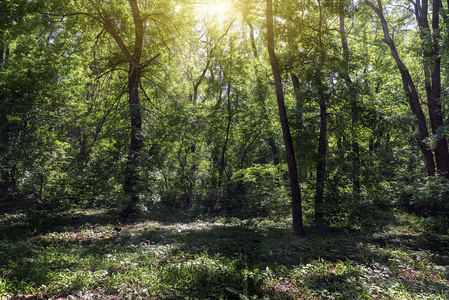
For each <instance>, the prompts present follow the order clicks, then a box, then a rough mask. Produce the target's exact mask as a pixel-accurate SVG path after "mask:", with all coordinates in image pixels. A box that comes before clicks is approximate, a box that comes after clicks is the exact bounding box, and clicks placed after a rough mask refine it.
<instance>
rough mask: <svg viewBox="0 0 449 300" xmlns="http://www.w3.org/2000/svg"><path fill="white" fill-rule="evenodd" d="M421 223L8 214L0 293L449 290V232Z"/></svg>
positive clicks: (220, 295)
mask: <svg viewBox="0 0 449 300" xmlns="http://www.w3.org/2000/svg"><path fill="white" fill-rule="evenodd" d="M426 222H428V220H424V219H420V218H417V217H413V216H411V215H405V214H397V216H396V217H395V221H394V222H392V223H390V225H386V226H382V227H381V228H380V227H379V228H374V229H371V230H369V231H366V230H364V229H360V228H359V229H357V228H327V229H313V228H308V230H307V233H308V235H307V236H306V237H304V238H295V237H293V236H292V235H291V229H290V227H291V220H290V219H289V218H281V217H277V218H256V219H245V220H242V219H238V218H232V217H211V216H200V215H197V216H189V215H187V214H181V213H174V212H165V213H159V214H148V215H147V216H141V217H139V218H136V220H134V221H132V222H123V221H119V220H118V219H116V218H115V217H114V214H112V213H110V212H108V211H75V210H74V211H68V212H64V213H52V214H49V213H43V212H38V211H35V212H33V213H26V214H25V213H16V214H5V215H2V216H1V217H0V299H14V298H15V299H25V298H26V297H28V298H30V297H31V299H48V298H53V299H55V298H63V299H65V298H66V299H449V282H448V280H449V267H448V266H449V256H448V254H449V251H448V250H449V238H448V236H447V235H444V234H443V235H442V234H436V233H434V232H432V231H429V230H428V227H426ZM117 229H120V231H118V230H117Z"/></svg>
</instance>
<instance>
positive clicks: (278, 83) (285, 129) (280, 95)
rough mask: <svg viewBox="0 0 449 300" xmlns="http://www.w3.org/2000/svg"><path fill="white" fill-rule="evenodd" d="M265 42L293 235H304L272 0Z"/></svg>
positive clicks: (269, 1)
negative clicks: (270, 69) (275, 46)
mask: <svg viewBox="0 0 449 300" xmlns="http://www.w3.org/2000/svg"><path fill="white" fill-rule="evenodd" d="M266 13H267V15H266V20H267V44H268V55H269V58H270V63H271V68H272V71H273V76H274V84H275V87H276V98H277V103H278V109H279V117H280V120H281V127H282V134H283V138H284V144H285V151H286V155H287V164H288V171H289V177H290V191H291V196H292V215H293V235H295V236H304V235H305V231H304V226H303V220H302V204H301V190H300V188H299V179H298V170H297V167H296V159H295V153H294V150H293V141H292V137H291V134H290V128H289V125H288V119H287V112H286V109H285V104H284V91H283V87H282V78H281V73H280V71H279V65H278V61H277V58H276V54H275V51H274V29H273V4H272V0H267V12H266Z"/></svg>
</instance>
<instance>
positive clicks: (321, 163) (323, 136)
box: [313, 0, 327, 225]
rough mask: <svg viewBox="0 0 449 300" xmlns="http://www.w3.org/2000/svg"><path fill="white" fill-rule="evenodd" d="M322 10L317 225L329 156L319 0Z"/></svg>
mask: <svg viewBox="0 0 449 300" xmlns="http://www.w3.org/2000/svg"><path fill="white" fill-rule="evenodd" d="M318 5H319V9H320V19H319V29H318V41H319V52H320V55H319V61H318V64H319V67H318V70H317V72H316V73H315V76H314V82H313V84H314V85H315V87H316V88H317V90H318V97H319V105H320V133H319V138H318V161H317V167H316V187H315V223H316V224H317V225H323V224H324V218H323V217H324V213H323V204H324V186H325V183H326V155H327V103H326V98H327V97H326V95H325V87H324V84H323V79H322V74H321V69H322V66H323V64H324V61H325V59H326V58H325V53H324V51H323V42H322V24H323V15H322V11H321V0H318Z"/></svg>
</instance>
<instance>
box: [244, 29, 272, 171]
mask: <svg viewBox="0 0 449 300" xmlns="http://www.w3.org/2000/svg"><path fill="white" fill-rule="evenodd" d="M247 23H248V26H249V30H250V34H249V36H250V39H251V48H252V49H253V55H254V58H256V59H258V58H259V53H258V52H257V48H256V41H255V39H254V27H253V24H251V22H250V21H247ZM256 72H259V70H258V68H257V66H256ZM262 86H263V83H262V81H261V80H260V78H259V76H257V78H256V87H257V88H258V89H262ZM258 101H259V102H260V104H261V106H262V114H263V117H264V119H265V120H268V113H267V108H266V105H265V94H262V93H261V92H259V96H258ZM268 131H269V132H268V141H267V142H268V145H269V146H270V149H271V153H272V155H273V164H274V165H275V166H278V165H279V163H280V161H279V151H278V147H277V145H276V141H275V139H274V133H273V130H272V129H271V127H270V128H269V129H268Z"/></svg>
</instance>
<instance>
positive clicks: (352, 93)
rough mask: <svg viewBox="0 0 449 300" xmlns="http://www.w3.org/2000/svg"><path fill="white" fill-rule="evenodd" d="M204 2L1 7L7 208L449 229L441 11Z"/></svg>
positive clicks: (1, 131) (419, 6)
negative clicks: (406, 222) (406, 220)
mask: <svg viewBox="0 0 449 300" xmlns="http://www.w3.org/2000/svg"><path fill="white" fill-rule="evenodd" d="M209 2H210V3H215V2H214V1H185V0H164V1H159V0H157V1H137V0H129V1H97V0H84V1H65V0H59V1H45V0H35V1H25V0H19V1H3V2H1V4H0V22H1V23H0V99H1V102H0V115H1V116H0V117H1V122H0V160H1V170H0V171H1V174H0V175H1V177H0V194H1V196H0V197H1V201H2V202H3V203H4V204H5V205H6V204H8V205H9V204H12V203H15V202H17V203H21V205H22V204H23V203H29V204H31V205H33V206H38V207H39V208H42V209H66V208H68V207H73V206H81V207H112V208H117V209H118V211H121V212H122V214H123V215H124V216H129V215H131V214H134V213H136V212H139V211H141V210H145V209H147V208H149V207H154V206H157V205H164V206H169V207H177V208H182V209H186V210H188V209H192V210H198V211H207V212H213V213H216V212H226V213H244V214H247V215H248V214H250V215H266V214H283V213H285V212H289V211H292V210H293V227H294V233H295V234H296V235H303V234H304V229H303V228H302V226H303V224H302V223H303V216H302V214H304V220H305V221H306V222H316V224H318V225H320V224H321V225H329V224H339V225H342V224H343V225H347V224H351V222H364V221H367V220H369V218H368V217H371V218H375V214H374V213H373V212H374V211H375V210H376V209H384V210H388V209H404V210H407V211H409V212H414V213H418V214H420V215H427V214H434V215H439V216H440V217H441V218H442V220H445V218H446V217H447V215H445V213H444V212H445V211H448V210H447V209H448V208H449V207H448V204H447V199H449V195H448V193H449V185H448V182H447V178H448V177H449V152H448V146H447V109H448V104H447V103H448V96H449V82H448V80H449V74H448V72H449V69H448V67H447V66H448V65H449V51H448V49H449V35H448V32H449V30H448V29H449V28H448V26H449V21H448V20H449V18H448V9H449V8H448V6H449V3H443V2H442V1H439V0H434V1H433V2H432V3H428V1H427V0H422V1H421V0H418V1H407V0H404V1H399V2H398V1H393V2H390V1H380V0H379V1H377V2H371V1H364V2H363V1H358V2H357V1H346V0H335V1H329V0H326V1H321V0H317V1H294V0H288V1H274V2H273V3H272V1H244V0H233V1H222V2H220V4H217V3H215V4H214V5H215V6H214V5H212V4H210V3H209ZM208 3H209V4H208ZM267 49H268V50H267ZM440 225H441V224H440ZM440 225H438V226H440ZM443 230H444V229H443Z"/></svg>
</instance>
